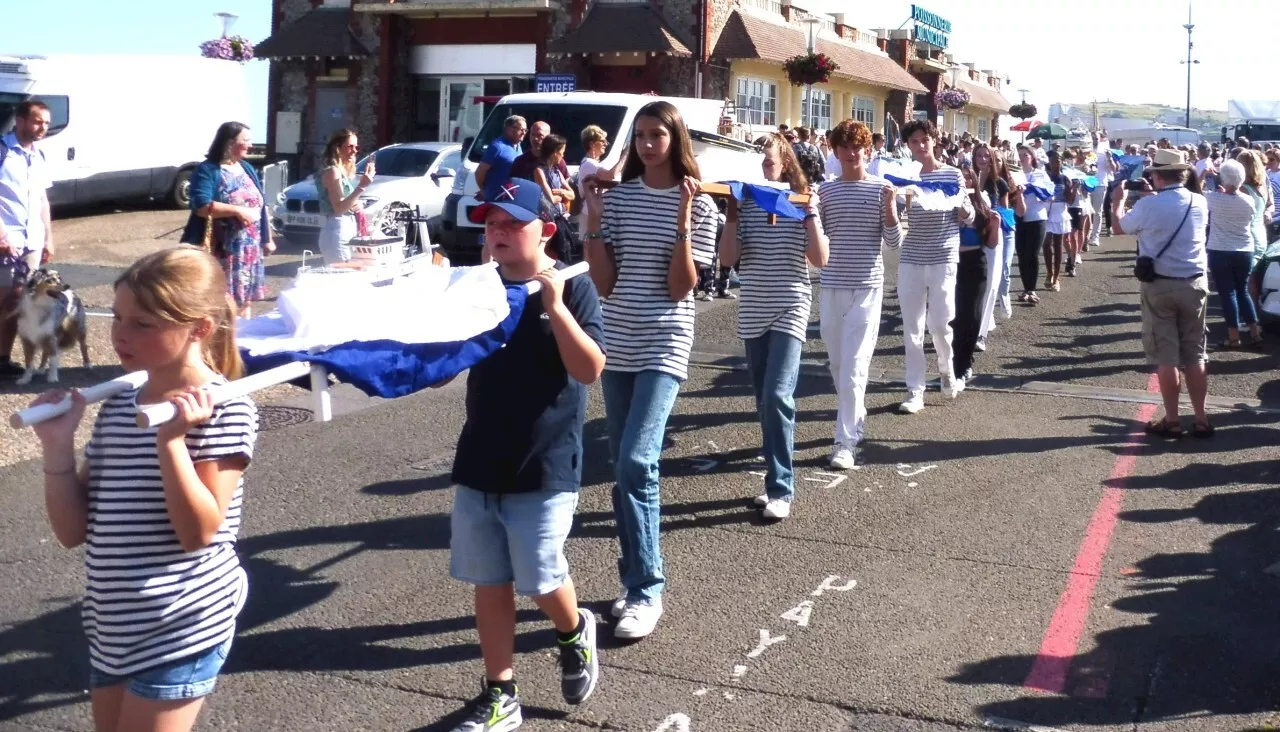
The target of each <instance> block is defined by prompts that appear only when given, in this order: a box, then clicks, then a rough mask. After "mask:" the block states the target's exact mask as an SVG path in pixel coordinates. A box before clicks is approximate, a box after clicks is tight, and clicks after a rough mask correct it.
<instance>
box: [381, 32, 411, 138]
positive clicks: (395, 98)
mask: <svg viewBox="0 0 1280 732" xmlns="http://www.w3.org/2000/svg"><path fill="white" fill-rule="evenodd" d="M410 33H411V26H410V23H409V21H408V20H406V19H404V18H396V17H393V18H392V19H391V39H392V41H391V42H392V46H391V48H392V55H391V104H390V105H388V106H389V109H390V110H391V125H390V129H391V139H390V140H388V142H408V141H410V140H412V139H413V115H414V99H415V91H414V80H413V74H410V73H409V51H410V47H411V46H412V45H413V44H412V39H411V37H410Z"/></svg>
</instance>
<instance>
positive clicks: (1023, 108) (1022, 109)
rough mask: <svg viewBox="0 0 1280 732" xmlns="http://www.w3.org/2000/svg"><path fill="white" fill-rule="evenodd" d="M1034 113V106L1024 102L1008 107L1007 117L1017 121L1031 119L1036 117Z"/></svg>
mask: <svg viewBox="0 0 1280 732" xmlns="http://www.w3.org/2000/svg"><path fill="white" fill-rule="evenodd" d="M1036 111H1037V110H1036V105H1034V104H1027V103H1025V102H1024V103H1022V104H1015V105H1013V106H1012V107H1009V116H1010V117H1017V118H1018V119H1031V118H1032V117H1034V116H1036Z"/></svg>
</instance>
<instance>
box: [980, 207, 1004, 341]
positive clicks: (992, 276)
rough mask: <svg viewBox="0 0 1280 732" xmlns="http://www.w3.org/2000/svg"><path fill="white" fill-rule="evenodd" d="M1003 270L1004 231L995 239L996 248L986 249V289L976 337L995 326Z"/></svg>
mask: <svg viewBox="0 0 1280 732" xmlns="http://www.w3.org/2000/svg"><path fill="white" fill-rule="evenodd" d="M1003 270H1004V231H1003V230H1002V231H1001V232H1000V236H999V237H998V238H997V239H996V248H995V249H988V250H987V291H986V292H984V293H983V294H982V324H981V325H980V326H979V328H978V337H979V338H986V337H987V333H989V332H991V330H992V329H994V328H995V327H996V300H998V299H999V298H997V297H996V294H997V293H998V292H999V291H1000V275H1001V273H1002V271H1003Z"/></svg>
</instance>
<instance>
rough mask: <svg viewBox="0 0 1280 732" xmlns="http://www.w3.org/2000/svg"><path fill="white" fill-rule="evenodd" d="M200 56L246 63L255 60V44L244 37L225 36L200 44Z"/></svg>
mask: <svg viewBox="0 0 1280 732" xmlns="http://www.w3.org/2000/svg"><path fill="white" fill-rule="evenodd" d="M200 55H201V56H204V57H205V58H216V59H221V60H224V61H239V62H240V63H244V62H246V61H248V60H250V59H252V58H253V44H252V43H250V42H249V39H247V38H245V37H243V36H223V37H222V38H215V39H214V40H212V41H205V42H204V43H201V44H200Z"/></svg>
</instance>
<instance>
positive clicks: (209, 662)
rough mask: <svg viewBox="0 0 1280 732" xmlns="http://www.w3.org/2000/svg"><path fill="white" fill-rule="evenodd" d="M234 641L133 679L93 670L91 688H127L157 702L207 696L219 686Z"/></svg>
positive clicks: (229, 639)
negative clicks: (221, 673) (119, 686)
mask: <svg viewBox="0 0 1280 732" xmlns="http://www.w3.org/2000/svg"><path fill="white" fill-rule="evenodd" d="M232 640H234V636H233V637H231V638H228V639H227V640H226V642H224V643H222V644H220V645H217V646H214V647H213V648H210V649H208V650H206V651H200V652H199V653H197V654H196V655H194V656H187V657H186V658H179V659H177V660H174V661H170V662H168V663H166V664H164V665H163V666H156V667H155V668H149V669H147V670H145V671H139V672H138V673H136V674H132V675H130V676H111V675H109V674H104V673H102V672H101V671H99V670H97V669H95V668H90V669H89V688H90V689H101V688H103V687H106V686H116V685H118V684H125V690H126V691H128V692H129V693H130V694H133V695H134V696H136V697H139V698H142V699H152V700H155V701H171V700H174V699H196V698H198V697H202V696H208V695H210V694H212V693H213V687H214V685H215V684H217V683H218V672H219V671H221V670H222V664H223V663H226V660H227V654H229V653H231V641H232Z"/></svg>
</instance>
